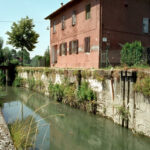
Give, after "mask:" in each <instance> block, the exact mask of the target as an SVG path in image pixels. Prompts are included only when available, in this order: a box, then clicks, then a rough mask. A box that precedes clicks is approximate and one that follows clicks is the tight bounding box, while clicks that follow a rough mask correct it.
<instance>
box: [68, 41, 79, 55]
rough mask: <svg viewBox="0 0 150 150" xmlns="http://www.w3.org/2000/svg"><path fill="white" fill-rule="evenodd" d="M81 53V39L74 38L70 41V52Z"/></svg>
mask: <svg viewBox="0 0 150 150" xmlns="http://www.w3.org/2000/svg"><path fill="white" fill-rule="evenodd" d="M78 53H79V41H78V40H73V41H70V42H69V54H70V55H71V54H78Z"/></svg>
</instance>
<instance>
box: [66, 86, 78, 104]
mask: <svg viewBox="0 0 150 150" xmlns="http://www.w3.org/2000/svg"><path fill="white" fill-rule="evenodd" d="M75 91H76V88H75V86H74V85H67V86H65V88H64V99H65V100H66V101H69V102H71V101H74V100H75Z"/></svg>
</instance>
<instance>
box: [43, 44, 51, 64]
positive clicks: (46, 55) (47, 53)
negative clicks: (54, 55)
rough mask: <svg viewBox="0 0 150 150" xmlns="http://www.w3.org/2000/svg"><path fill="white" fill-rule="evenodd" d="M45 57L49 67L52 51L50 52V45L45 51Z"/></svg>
mask: <svg viewBox="0 0 150 150" xmlns="http://www.w3.org/2000/svg"><path fill="white" fill-rule="evenodd" d="M44 59H45V66H46V67H49V66H50V53H49V47H48V48H47V50H46V51H45V53H44Z"/></svg>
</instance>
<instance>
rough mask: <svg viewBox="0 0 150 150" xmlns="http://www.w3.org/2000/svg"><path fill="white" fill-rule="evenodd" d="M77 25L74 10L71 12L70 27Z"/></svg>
mask: <svg viewBox="0 0 150 150" xmlns="http://www.w3.org/2000/svg"><path fill="white" fill-rule="evenodd" d="M76 23H77V18H76V11H75V10H74V11H73V12H72V26H75V25H76Z"/></svg>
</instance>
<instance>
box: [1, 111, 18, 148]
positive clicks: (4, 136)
mask: <svg viewBox="0 0 150 150" xmlns="http://www.w3.org/2000/svg"><path fill="white" fill-rule="evenodd" d="M0 150H16V149H15V147H14V145H13V142H12V139H11V136H10V133H9V130H8V127H7V124H6V122H5V120H4V117H3V114H2V111H1V109H0Z"/></svg>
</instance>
